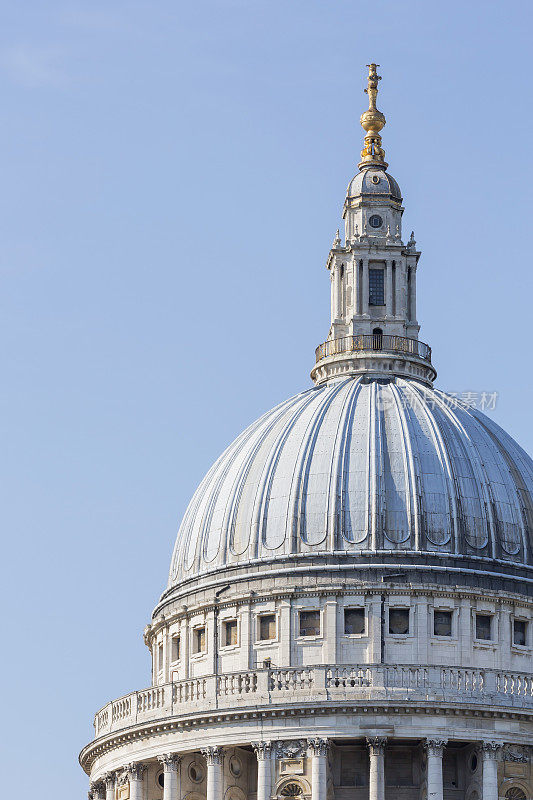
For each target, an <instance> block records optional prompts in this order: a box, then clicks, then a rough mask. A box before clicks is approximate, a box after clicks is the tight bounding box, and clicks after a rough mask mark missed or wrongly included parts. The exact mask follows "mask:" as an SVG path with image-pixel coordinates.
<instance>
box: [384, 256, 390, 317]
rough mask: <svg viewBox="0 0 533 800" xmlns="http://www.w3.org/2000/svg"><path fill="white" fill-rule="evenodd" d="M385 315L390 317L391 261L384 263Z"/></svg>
mask: <svg viewBox="0 0 533 800" xmlns="http://www.w3.org/2000/svg"><path fill="white" fill-rule="evenodd" d="M385 279H386V285H385V315H386V316H387V317H392V261H387V262H386V273H385Z"/></svg>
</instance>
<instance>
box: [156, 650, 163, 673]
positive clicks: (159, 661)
mask: <svg viewBox="0 0 533 800" xmlns="http://www.w3.org/2000/svg"><path fill="white" fill-rule="evenodd" d="M157 669H158V670H159V671H161V670H162V669H163V645H162V644H160V645H159V647H158V648H157Z"/></svg>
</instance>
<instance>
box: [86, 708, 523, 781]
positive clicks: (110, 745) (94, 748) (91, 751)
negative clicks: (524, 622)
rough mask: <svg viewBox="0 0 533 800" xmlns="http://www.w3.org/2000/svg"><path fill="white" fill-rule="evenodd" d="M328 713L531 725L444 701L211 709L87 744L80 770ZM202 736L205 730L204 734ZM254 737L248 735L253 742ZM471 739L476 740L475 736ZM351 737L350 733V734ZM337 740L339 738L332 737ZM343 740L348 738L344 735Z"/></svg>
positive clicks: (508, 713)
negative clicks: (171, 741)
mask: <svg viewBox="0 0 533 800" xmlns="http://www.w3.org/2000/svg"><path fill="white" fill-rule="evenodd" d="M328 714H335V715H337V714H342V715H352V714H357V715H359V716H365V715H369V716H370V715H372V716H376V715H382V714H387V715H389V714H393V715H394V716H399V717H401V716H409V717H414V716H420V715H424V716H439V717H450V716H451V717H454V718H455V719H458V718H466V719H469V720H471V719H474V718H477V719H480V720H482V719H512V720H518V721H522V722H523V721H525V722H532V723H533V709H532V710H531V711H528V710H526V709H524V710H516V709H507V708H505V707H502V708H499V707H497V706H490V705H487V706H482V705H480V706H476V707H475V708H474V707H472V708H471V707H469V706H468V705H465V704H461V705H460V706H458V705H456V704H453V703H445V702H439V703H436V702H416V701H412V700H403V701H398V700H379V701H374V700H368V699H366V700H361V701H360V702H350V703H346V701H344V702H342V701H336V702H331V701H330V702H325V703H324V702H320V703H309V704H301V705H300V706H299V707H298V708H291V707H286V706H284V705H277V706H269V707H268V708H261V707H257V708H256V709H255V710H246V711H245V710H239V709H229V710H224V711H223V712H221V711H219V710H213V711H212V712H208V713H205V712H203V713H198V714H191V715H185V716H183V717H180V718H176V717H165V718H163V719H160V720H154V721H151V722H147V723H143V724H140V725H133V726H131V727H130V728H125V729H123V730H121V731H117V732H116V733H110V734H106V735H105V736H103V737H101V738H99V739H95V740H94V741H93V742H91V743H90V744H88V745H86V746H85V747H84V748H83V750H82V751H81V753H80V756H79V762H80V765H81V767H82V768H83V769H84V770H85V772H86V773H87V774H90V771H91V768H92V765H93V764H94V761H95V760H96V759H97V758H99V757H100V756H102V755H104V754H105V753H108V752H110V751H111V750H114V749H117V748H119V747H122V746H124V745H125V744H131V743H132V742H134V741H140V740H142V739H146V738H147V737H153V736H162V735H164V734H168V733H170V732H172V731H183V730H185V731H187V730H191V729H193V728H200V727H204V726H206V725H217V724H227V723H228V722H232V723H235V722H237V723H238V722H239V721H246V720H258V721H261V722H263V721H265V720H274V719H280V718H287V717H289V718H294V719H298V720H300V719H307V718H309V717H317V716H320V717H324V716H326V715H328ZM519 733H522V734H523V736H524V739H525V741H524V744H527V743H528V742H529V741H530V737H531V734H530V733H529V734H528V733H527V732H524V731H520V732H519ZM204 735H205V731H204ZM254 735H255V734H253V733H252V732H250V736H251V738H252V739H253V738H254ZM473 735H474V738H475V734H473ZM352 737H353V734H352ZM335 738H336V739H342V738H343V736H342V735H337V734H336V735H335ZM345 738H351V737H350V735H349V734H348V733H347V734H346V737H345Z"/></svg>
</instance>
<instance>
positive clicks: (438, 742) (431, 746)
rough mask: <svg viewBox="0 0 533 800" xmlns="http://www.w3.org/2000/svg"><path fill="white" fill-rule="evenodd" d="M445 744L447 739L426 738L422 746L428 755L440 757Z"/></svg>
mask: <svg viewBox="0 0 533 800" xmlns="http://www.w3.org/2000/svg"><path fill="white" fill-rule="evenodd" d="M447 744H448V740H447V739H426V741H425V745H424V746H425V748H426V752H427V754H428V756H438V757H439V758H442V754H443V752H444V748H445V747H446V745H447Z"/></svg>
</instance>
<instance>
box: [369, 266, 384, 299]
mask: <svg viewBox="0 0 533 800" xmlns="http://www.w3.org/2000/svg"><path fill="white" fill-rule="evenodd" d="M368 303H369V305H371V306H383V305H385V271H384V270H382V269H369V270H368Z"/></svg>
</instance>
